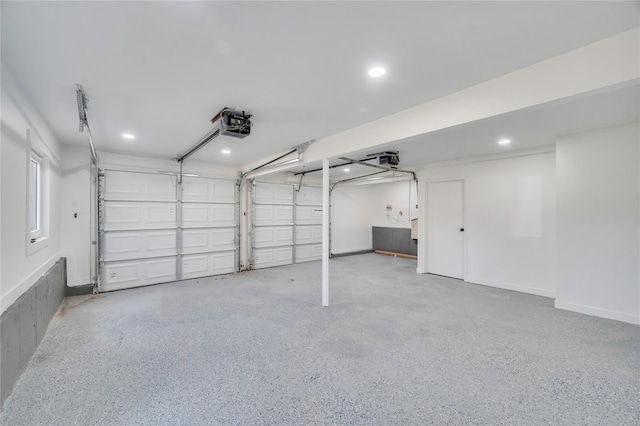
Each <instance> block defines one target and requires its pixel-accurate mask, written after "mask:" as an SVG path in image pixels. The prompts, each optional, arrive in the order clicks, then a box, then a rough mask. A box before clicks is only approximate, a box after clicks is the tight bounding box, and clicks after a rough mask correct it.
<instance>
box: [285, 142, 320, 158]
mask: <svg viewBox="0 0 640 426" xmlns="http://www.w3.org/2000/svg"><path fill="white" fill-rule="evenodd" d="M315 141H316V140H315V139H310V140H308V141H306V142H303V143H301V144H300V145H296V146H294V147H293V148H291V149H295V150H296V151H298V155H302V154H304V152H305V151H306V150H307V148H309V145H311V144H312V143H314V142H315Z"/></svg>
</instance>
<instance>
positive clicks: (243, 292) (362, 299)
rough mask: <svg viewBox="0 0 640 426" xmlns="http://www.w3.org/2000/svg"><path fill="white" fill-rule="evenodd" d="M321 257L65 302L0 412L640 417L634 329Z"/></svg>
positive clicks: (118, 419)
mask: <svg viewBox="0 0 640 426" xmlns="http://www.w3.org/2000/svg"><path fill="white" fill-rule="evenodd" d="M320 272H321V271H320V264H319V263H317V262H316V263H310V264H303V265H294V266H287V267H282V268H274V269H268V270H262V271H252V272H247V273H241V274H236V275H230V276H224V277H217V278H209V279H201V280H191V281H185V282H182V283H177V284H168V285H158V286H153V287H147V288H140V289H133V290H125V291H120V292H114V293H107V294H101V295H98V296H80V297H73V298H68V299H67V300H66V303H65V305H64V306H63V308H62V309H61V310H60V312H59V313H58V314H57V315H56V317H55V319H54V321H53V323H52V324H51V326H50V328H49V331H48V332H47V335H46V336H45V338H44V340H43V342H42V344H41V345H40V347H39V349H38V350H37V352H36V354H35V355H34V357H33V359H32V361H31V363H30V365H29V367H28V368H27V370H26V371H25V373H24V374H23V375H22V377H21V379H20V380H19V382H18V384H17V386H16V388H15V390H14V392H13V394H12V395H11V396H10V397H9V399H8V400H7V401H6V404H5V408H4V410H3V413H2V415H1V416H0V423H2V425H17V424H29V425H44V424H56V425H58V424H59V425H70V424H82V425H85V424H86V425H89V424H102V425H113V424H118V425H132V424H149V425H158V424H188V425H196V424H242V425H256V424H367V425H370V424H378V425H382V424H384V425H386V424H412V425H415V424H437V425H449V424H451V425H462V424H487V425H499V424H509V425H542V424H563V425H564V424H568V425H573V424H576V425H577V424H580V425H587V424H593V425H625V424H626V425H637V424H640V406H639V404H640V403H639V395H640V377H639V371H640V369H639V368H640V350H639V349H640V328H639V327H637V326H632V325H628V324H624V323H620V322H615V321H609V320H604V319H599V318H595V317H589V316H584V315H580V314H574V313H570V312H566V311H560V310H555V309H553V307H552V301H551V300H550V299H546V298H542V297H537V296H530V295H525V294H520V293H515V292H511V291H505V290H498V289H493V288H489V287H484V286H477V285H471V284H466V283H463V282H461V281H457V280H452V279H447V278H443V277H437V276H427V275H417V274H416V273H415V261H411V260H406V259H396V258H390V257H384V256H378V255H373V254H370V255H362V256H353V257H346V258H338V259H334V260H332V261H331V274H332V293H331V301H332V306H331V307H329V308H322V307H321V306H320V300H321V299H320V296H321V295H320V288H321V285H320Z"/></svg>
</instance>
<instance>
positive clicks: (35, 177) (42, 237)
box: [25, 130, 50, 256]
mask: <svg viewBox="0 0 640 426" xmlns="http://www.w3.org/2000/svg"><path fill="white" fill-rule="evenodd" d="M46 152H48V149H47V146H46V145H45V144H44V142H42V139H40V137H39V135H38V134H37V133H36V132H32V131H30V130H27V152H26V154H27V155H26V175H27V176H26V177H27V188H26V189H27V193H26V195H27V196H26V204H27V206H26V208H27V209H26V212H25V213H26V214H25V230H26V246H27V256H28V255H30V254H32V253H35V252H36V251H38V250H40V249H41V248H43V247H46V246H47V245H48V244H49V170H50V168H49V158H48V157H47V155H46V154H45V153H46Z"/></svg>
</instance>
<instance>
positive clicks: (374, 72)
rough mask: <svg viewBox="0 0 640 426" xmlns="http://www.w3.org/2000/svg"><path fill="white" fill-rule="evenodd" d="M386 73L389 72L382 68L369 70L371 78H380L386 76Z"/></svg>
mask: <svg viewBox="0 0 640 426" xmlns="http://www.w3.org/2000/svg"><path fill="white" fill-rule="evenodd" d="M386 72H387V70H385V69H384V68H382V67H375V68H371V69H370V70H369V75H370V76H371V77H380V76H382V75H384V73H386Z"/></svg>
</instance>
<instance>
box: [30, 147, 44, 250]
mask: <svg viewBox="0 0 640 426" xmlns="http://www.w3.org/2000/svg"><path fill="white" fill-rule="evenodd" d="M41 217H42V158H40V156H39V155H38V154H36V153H35V152H31V161H30V162H29V233H30V237H31V243H34V242H35V240H36V239H38V238H39V237H40V236H41V235H42V223H41Z"/></svg>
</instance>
